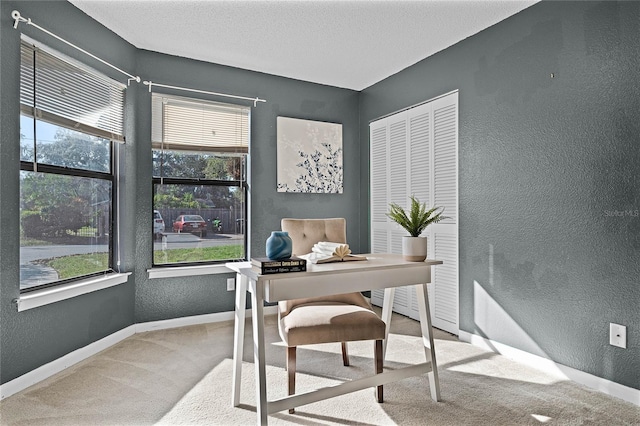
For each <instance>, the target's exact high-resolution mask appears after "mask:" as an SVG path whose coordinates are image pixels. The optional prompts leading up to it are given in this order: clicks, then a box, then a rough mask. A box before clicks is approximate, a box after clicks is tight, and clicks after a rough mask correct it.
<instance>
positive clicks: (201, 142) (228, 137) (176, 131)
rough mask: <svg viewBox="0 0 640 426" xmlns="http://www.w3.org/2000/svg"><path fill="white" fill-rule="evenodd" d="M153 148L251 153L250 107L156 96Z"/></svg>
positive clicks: (152, 100) (153, 95) (152, 98)
mask: <svg viewBox="0 0 640 426" xmlns="http://www.w3.org/2000/svg"><path fill="white" fill-rule="evenodd" d="M151 108H152V113H151V116H152V129H151V141H152V146H153V148H156V149H165V150H166V149H168V150H177V151H181V150H183V151H205V152H219V153H243V154H246V153H248V152H249V108H247V107H242V106H237V105H229V104H222V103H217V102H209V101H203V100H196V99H192V98H182V97H178V96H169V95H161V94H157V93H153V94H152V97H151Z"/></svg>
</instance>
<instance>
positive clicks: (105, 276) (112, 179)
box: [18, 36, 128, 310]
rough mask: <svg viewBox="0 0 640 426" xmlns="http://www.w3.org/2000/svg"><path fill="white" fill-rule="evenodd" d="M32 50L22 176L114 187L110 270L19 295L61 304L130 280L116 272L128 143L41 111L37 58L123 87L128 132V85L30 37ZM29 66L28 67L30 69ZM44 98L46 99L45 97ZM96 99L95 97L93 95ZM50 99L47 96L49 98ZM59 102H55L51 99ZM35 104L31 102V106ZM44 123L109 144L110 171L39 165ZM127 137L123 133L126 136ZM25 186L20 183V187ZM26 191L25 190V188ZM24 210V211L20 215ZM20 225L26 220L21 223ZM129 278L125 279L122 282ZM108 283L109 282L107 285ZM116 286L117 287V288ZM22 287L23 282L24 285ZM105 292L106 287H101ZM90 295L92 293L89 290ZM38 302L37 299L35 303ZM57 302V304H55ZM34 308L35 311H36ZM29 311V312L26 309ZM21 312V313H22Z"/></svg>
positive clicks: (23, 113)
mask: <svg viewBox="0 0 640 426" xmlns="http://www.w3.org/2000/svg"><path fill="white" fill-rule="evenodd" d="M25 48H28V49H31V52H30V53H31V56H32V58H33V62H32V63H31V66H30V69H29V70H30V71H32V74H31V75H25V74H24V70H23V65H24V64H23V63H22V62H21V81H20V90H21V96H20V114H19V117H20V121H22V117H25V118H27V119H28V120H30V122H32V123H33V148H34V151H33V159H32V160H23V159H22V158H20V168H19V169H20V172H29V173H42V174H46V175H54V176H66V177H77V178H85V179H91V180H100V181H105V182H109V184H110V196H109V208H108V213H109V221H108V223H107V225H108V228H107V229H108V232H109V237H108V243H107V245H108V248H107V250H108V251H107V254H108V260H107V267H106V269H104V270H101V271H96V272H92V273H88V274H83V275H78V276H75V277H71V278H65V279H58V280H56V281H51V282H47V283H43V284H39V285H34V286H30V287H27V288H19V294H20V295H21V297H20V298H19V299H18V303H19V304H20V302H21V301H24V300H27V299H34V298H36V299H37V298H40V297H41V296H40V295H41V294H45V295H47V296H46V297H45V299H52V297H51V296H50V295H51V294H56V296H54V297H53V299H56V298H57V300H61V299H64V298H66V297H61V298H59V294H60V293H65V292H67V293H68V289H73V290H72V292H74V294H75V293H77V294H82V293H84V292H86V291H84V290H81V289H79V288H78V286H79V285H80V286H82V283H89V284H91V286H94V287H95V286H96V285H98V286H105V285H106V286H110V285H115V284H119V283H120V282H123V281H122V280H124V281H126V276H128V274H120V273H119V272H118V271H117V270H116V264H115V263H116V259H117V258H118V254H117V253H116V250H118V249H119V247H118V246H119V244H118V223H117V211H118V208H119V206H118V194H119V188H118V185H119V179H118V177H117V175H116V171H117V170H118V165H117V162H118V151H119V150H118V146H117V145H118V143H119V142H124V136H123V135H119V134H117V133H111V132H110V131H108V130H104V129H101V128H98V127H93V126H91V125H89V124H86V123H81V122H76V121H75V120H73V119H72V118H69V117H65V116H62V115H58V114H56V113H52V112H50V111H48V110H47V109H46V108H45V109H40V108H39V106H38V105H37V104H36V101H35V99H37V98H36V96H37V95H38V94H37V90H36V84H38V83H37V64H38V62H37V59H36V57H37V55H38V52H42V53H43V54H45V55H48V56H51V57H53V58H54V60H55V61H60V62H62V63H65V64H67V65H69V66H70V67H75V68H78V69H80V70H81V71H82V72H84V73H88V74H90V75H91V76H92V77H93V78H96V79H99V80H102V81H103V82H105V83H106V84H108V85H110V86H113V87H120V88H121V89H122V102H121V103H117V104H116V105H115V106H116V107H119V108H121V112H120V114H121V120H122V121H121V123H120V124H121V125H122V129H124V104H125V97H126V90H125V89H126V85H124V84H122V83H119V82H117V81H115V80H113V79H111V78H109V77H107V76H106V75H105V74H103V73H101V72H99V71H97V70H94V69H93V68H91V67H89V66H87V65H85V64H83V63H81V62H79V61H76V60H73V59H70V58H68V57H67V56H66V55H64V54H62V53H59V52H57V51H55V50H54V49H52V48H49V47H48V46H46V45H43V44H41V43H39V42H36V41H34V40H32V39H30V38H29V37H26V36H23V38H22V40H21V49H25ZM21 61H23V58H22V53H21ZM27 66H28V65H27ZM24 79H26V84H27V87H26V89H27V90H30V91H31V92H32V94H33V98H32V102H33V104H32V105H26V104H24V103H22V101H23V99H24V98H23V93H22V90H23V84H25V81H24ZM43 96H44V95H43ZM91 96H93V95H91ZM45 97H46V96H45ZM51 99H55V98H51ZM30 103H31V102H30ZM38 122H43V123H48V124H51V125H53V126H56V127H58V128H62V129H68V130H71V131H74V132H78V133H81V134H82V135H85V136H88V137H98V138H101V139H103V140H105V141H108V142H109V147H108V152H109V166H108V171H98V170H91V169H88V168H86V169H83V168H77V167H69V166H64V165H55V164H47V163H40V162H38V152H37V151H38V150H37V145H38V132H37V131H36V127H37V123H38ZM122 133H123V132H122ZM21 185H22V183H20V186H21ZM21 191H22V187H21ZM19 203H20V204H21V203H22V195H20V199H19ZM21 210H22V209H21V208H20V211H21ZM19 220H20V221H21V220H22V218H20V219H19ZM19 247H20V249H22V243H20V246H19ZM122 277H125V278H122ZM105 280H106V281H105ZM102 281H104V282H105V283H106V284H95V283H97V282H102ZM114 283H115V284H114ZM20 284H22V281H20ZM101 288H102V287H101ZM88 291H89V290H88ZM34 300H35V299H34ZM54 301H55V300H54ZM47 303H50V302H46V301H45V302H36V303H35V306H41V305H42V304H47ZM35 306H34V307H35ZM26 309H28V308H26ZM19 310H20V309H19Z"/></svg>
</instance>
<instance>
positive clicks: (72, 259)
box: [42, 244, 244, 280]
mask: <svg viewBox="0 0 640 426" xmlns="http://www.w3.org/2000/svg"><path fill="white" fill-rule="evenodd" d="M243 257H244V246H243V245H241V244H238V245H229V246H216V247H205V248H193V249H173V250H166V251H162V250H155V251H154V252H153V259H154V263H155V264H156V265H162V264H170V263H187V262H206V261H213V260H233V259H241V258H243ZM42 263H44V264H45V265H47V266H50V267H51V268H53V269H55V270H56V272H57V273H58V277H59V279H61V280H63V279H67V278H73V277H79V276H82V275H88V274H93V273H95V272H101V271H106V270H107V269H109V256H108V254H107V253H92V254H76V255H73V256H64V257H56V258H53V259H47V260H44V261H42Z"/></svg>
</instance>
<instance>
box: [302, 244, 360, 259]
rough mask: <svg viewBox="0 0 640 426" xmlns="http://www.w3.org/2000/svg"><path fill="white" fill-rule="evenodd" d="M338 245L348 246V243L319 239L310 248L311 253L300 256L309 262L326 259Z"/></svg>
mask: <svg viewBox="0 0 640 426" xmlns="http://www.w3.org/2000/svg"><path fill="white" fill-rule="evenodd" d="M340 246H346V247H347V248H349V244H343V243H334V242H330V241H320V242H318V243H316V244H314V246H313V247H312V248H311V253H309V254H307V255H303V256H300V257H302V258H304V259H306V260H308V261H309V262H311V263H316V262H317V261H319V260H324V259H328V258H330V257H331V256H333V253H334V252H335V250H336V249H337V248H338V247H340Z"/></svg>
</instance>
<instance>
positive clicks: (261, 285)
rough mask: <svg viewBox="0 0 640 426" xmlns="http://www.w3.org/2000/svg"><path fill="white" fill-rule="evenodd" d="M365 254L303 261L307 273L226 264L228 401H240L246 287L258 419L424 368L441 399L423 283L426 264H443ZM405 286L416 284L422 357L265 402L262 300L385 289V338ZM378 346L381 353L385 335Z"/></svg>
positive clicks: (428, 273)
mask: <svg viewBox="0 0 640 426" xmlns="http://www.w3.org/2000/svg"><path fill="white" fill-rule="evenodd" d="M364 256H366V257H367V258H368V260H367V261H356V262H340V263H328V264H322V265H312V264H307V272H296V273H286V274H271V275H260V274H258V273H257V272H256V271H255V270H254V269H251V263H250V262H235V263H227V264H226V266H227V267H228V268H229V269H231V270H233V271H235V272H236V274H237V278H236V306H235V330H234V340H233V389H232V403H233V406H234V407H237V406H238V405H240V383H241V380H240V379H241V374H242V349H243V343H244V325H245V317H246V310H245V306H246V300H247V290H248V291H249V292H250V293H251V306H252V309H253V316H252V324H253V346H254V351H253V352H254V364H255V369H256V393H257V395H256V396H257V398H256V401H257V404H256V405H257V407H256V411H257V414H258V424H267V416H268V415H269V414H273V413H277V412H279V411H283V410H287V409H289V408H293V407H300V406H302V405H305V404H309V403H312V402H316V401H320V400H322V399H327V398H331V397H334V396H338V395H343V394H345V393H349V392H355V391H359V390H362V389H365V388H369V387H371V388H373V387H375V386H377V385H382V384H385V383H389V382H392V381H396V380H401V379H404V378H407V377H411V376H416V375H419V374H424V373H428V374H429V385H430V388H431V398H432V399H433V400H434V401H438V399H439V398H440V384H439V382H438V369H437V364H436V353H435V348H434V346H433V336H432V334H431V316H430V313H429V299H428V294H427V283H429V282H431V266H432V265H439V264H442V261H439V260H429V259H427V260H426V261H425V262H407V261H405V260H404V259H402V256H400V255H394V254H366V255H364ZM336 275H340V277H339V279H337V277H336ZM405 285H415V288H416V292H417V300H418V307H419V311H420V324H421V328H422V336H423V343H424V348H425V355H426V359H427V362H425V363H422V364H416V365H412V366H409V367H405V368H401V369H397V370H393V371H387V372H383V373H381V374H376V375H373V376H369V377H365V378H362V379H357V380H353V381H349V382H345V383H341V384H339V385H337V386H331V387H327V388H323V389H318V390H316V391H312V392H307V393H303V394H296V395H291V396H287V397H284V398H281V399H278V400H274V401H267V392H266V391H267V384H266V368H265V367H266V366H265V340H264V312H263V310H264V302H265V301H267V302H277V301H279V300H287V299H298V298H303V297H313V296H322V295H327V294H341V293H351V292H355V291H367V290H374V289H382V288H384V289H385V293H384V302H383V307H382V320H383V321H384V322H385V323H386V324H387V332H386V336H387V337H388V335H389V325H390V323H391V311H392V306H393V297H394V291H395V287H401V286H405ZM383 348H384V352H385V353H386V348H387V339H386V338H385V340H384V346H383ZM372 397H373V396H372Z"/></svg>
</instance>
